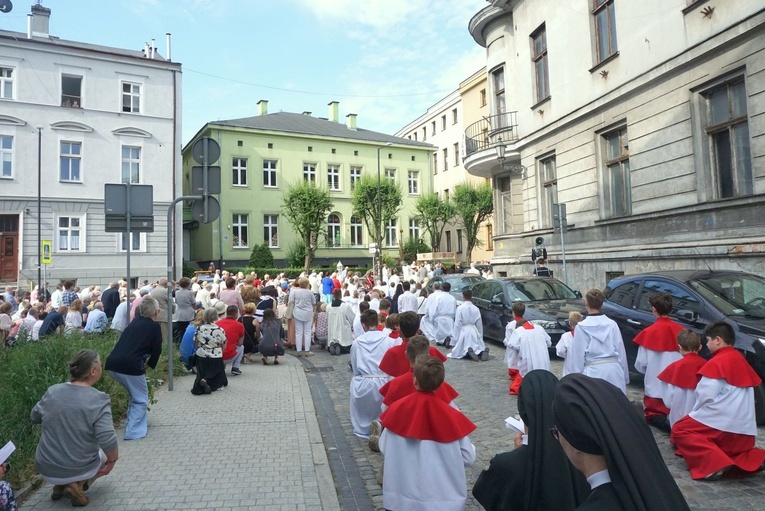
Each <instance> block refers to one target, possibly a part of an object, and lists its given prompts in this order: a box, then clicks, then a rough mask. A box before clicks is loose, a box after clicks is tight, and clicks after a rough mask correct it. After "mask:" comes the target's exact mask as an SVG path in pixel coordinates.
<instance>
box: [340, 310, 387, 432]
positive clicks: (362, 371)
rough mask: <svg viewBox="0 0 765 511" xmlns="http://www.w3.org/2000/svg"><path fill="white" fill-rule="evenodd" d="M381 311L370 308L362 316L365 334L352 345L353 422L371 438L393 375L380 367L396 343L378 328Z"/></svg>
mask: <svg viewBox="0 0 765 511" xmlns="http://www.w3.org/2000/svg"><path fill="white" fill-rule="evenodd" d="M377 322H378V320H377V313H376V312H375V311H373V310H371V309H370V310H368V311H366V312H365V313H364V314H362V315H361V325H362V326H363V328H364V335H362V336H361V337H359V338H358V339H356V340H355V341H353V344H352V345H351V369H352V370H353V379H351V388H350V394H351V401H350V408H351V424H352V425H353V434H354V435H356V436H358V437H361V438H369V425H370V424H371V423H372V421H373V420H375V419H377V418H378V417H379V416H380V412H382V395H381V394H380V387H382V386H383V385H385V384H386V383H387V382H388V380H389V379H390V376H388V375H387V374H385V373H384V372H383V371H381V370H380V361H381V360H382V358H383V356H384V355H385V352H386V351H387V350H388V349H389V348H392V347H393V346H395V343H394V342H393V340H392V339H390V338H389V337H388V336H387V335H385V334H383V333H382V332H381V331H379V330H377Z"/></svg>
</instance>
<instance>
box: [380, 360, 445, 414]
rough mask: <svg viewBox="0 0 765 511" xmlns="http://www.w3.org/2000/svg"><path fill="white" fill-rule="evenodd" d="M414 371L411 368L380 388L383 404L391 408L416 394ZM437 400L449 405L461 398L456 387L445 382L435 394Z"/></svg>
mask: <svg viewBox="0 0 765 511" xmlns="http://www.w3.org/2000/svg"><path fill="white" fill-rule="evenodd" d="M413 375H414V369H412V368H409V371H408V372H406V373H404V374H402V375H400V376H396V377H395V378H393V379H392V380H391V381H389V382H388V383H386V384H385V385H383V386H382V387H381V388H380V394H382V396H383V404H384V405H385V406H388V407H390V406H391V405H393V403H395V402H396V401H398V400H399V399H402V398H404V397H406V396H408V395H409V394H414V393H415V392H416V391H417V389H416V388H415V387H414V379H413ZM434 394H435V395H436V397H437V398H439V399H441V400H442V401H443V402H444V403H446V404H449V403H451V402H452V401H453V400H454V399H456V398H457V397H458V396H459V393H458V392H457V391H456V390H454V387H452V386H451V385H449V384H448V383H446V382H443V383H442V384H441V385H440V386H439V387H438V388H437V389H436V390H435V392H434Z"/></svg>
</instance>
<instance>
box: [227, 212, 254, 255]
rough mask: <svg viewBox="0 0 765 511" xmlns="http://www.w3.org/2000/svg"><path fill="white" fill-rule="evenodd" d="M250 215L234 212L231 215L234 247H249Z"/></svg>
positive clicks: (232, 244)
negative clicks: (248, 224)
mask: <svg viewBox="0 0 765 511" xmlns="http://www.w3.org/2000/svg"><path fill="white" fill-rule="evenodd" d="M248 220H249V215H244V214H241V213H234V214H233V215H232V216H231V246H232V247H233V248H247V247H249V244H248V240H249V239H250V237H249V228H248V226H247V222H248Z"/></svg>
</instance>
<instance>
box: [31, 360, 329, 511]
mask: <svg viewBox="0 0 765 511" xmlns="http://www.w3.org/2000/svg"><path fill="white" fill-rule="evenodd" d="M257 360H259V359H257ZM280 362H281V364H280V365H278V366H274V365H269V366H263V365H262V364H260V362H258V363H257V364H247V365H242V372H243V373H244V374H242V375H241V376H229V385H228V388H226V389H224V390H221V391H218V392H214V393H213V394H212V395H209V396H194V395H192V394H191V392H190V389H191V385H192V383H193V375H189V376H185V377H181V378H176V379H175V380H174V390H173V392H169V391H168V390H167V385H165V386H163V387H161V388H160V389H158V391H157V393H156V399H157V400H158V402H157V403H156V404H155V405H154V406H152V407H151V411H149V434H148V436H147V437H146V438H144V439H142V440H135V441H130V442H125V441H123V440H122V436H123V435H124V429H120V430H117V436H118V438H119V439H120V446H119V448H120V459H119V462H117V465H116V466H115V468H114V470H113V471H112V473H111V474H110V475H109V476H107V477H104V478H101V479H99V480H98V481H96V483H95V484H94V485H93V487H92V488H91V489H90V490H89V491H88V493H87V494H88V496H89V497H90V505H89V506H88V509H94V510H98V511H117V510H125V511H135V510H166V509H210V510H218V511H224V510H225V511H235V510H245V509H256V510H317V509H322V510H326V511H334V510H338V509H340V506H339V503H338V498H337V494H336V491H335V485H334V483H333V479H332V474H331V472H330V468H329V464H328V462H327V454H326V450H325V447H324V443H323V442H322V437H321V433H320V431H319V426H318V423H317V420H316V414H315V411H314V405H313V401H312V400H311V393H310V390H309V388H308V383H307V379H306V374H305V371H304V369H303V366H302V364H301V363H300V360H298V359H296V358H295V357H292V356H285V357H281V360H280ZM107 377H108V376H106V374H105V375H104V378H107ZM50 492H51V486H50V485H45V486H43V487H42V488H41V489H40V490H38V491H37V492H36V493H35V494H34V495H32V496H31V497H30V498H29V500H27V502H26V503H25V504H24V506H22V508H21V509H23V510H35V509H71V502H70V500H69V499H67V498H64V499H62V500H60V501H58V502H53V501H51V500H50Z"/></svg>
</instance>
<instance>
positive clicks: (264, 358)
mask: <svg viewBox="0 0 765 511" xmlns="http://www.w3.org/2000/svg"><path fill="white" fill-rule="evenodd" d="M260 361H261V362H263V365H264V366H267V365H268V359H267V358H266V357H262V358H261V359H260ZM274 363H276V361H274Z"/></svg>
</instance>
